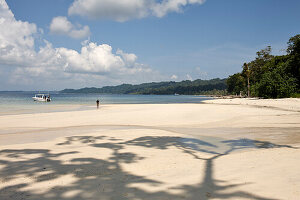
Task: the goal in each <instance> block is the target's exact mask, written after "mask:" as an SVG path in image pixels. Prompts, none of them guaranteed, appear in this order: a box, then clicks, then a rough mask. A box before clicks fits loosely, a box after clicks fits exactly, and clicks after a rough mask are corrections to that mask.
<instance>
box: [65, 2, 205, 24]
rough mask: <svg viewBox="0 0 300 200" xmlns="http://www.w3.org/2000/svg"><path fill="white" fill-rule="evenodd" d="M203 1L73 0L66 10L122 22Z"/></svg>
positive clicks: (163, 12)
mask: <svg viewBox="0 0 300 200" xmlns="http://www.w3.org/2000/svg"><path fill="white" fill-rule="evenodd" d="M204 2H205V0H162V1H161V0H160V1H158V0H118V1H112V0H75V1H74V2H73V4H72V5H71V6H70V7H69V11H68V12H69V15H80V16H86V17H89V18H92V19H112V20H115V21H119V22H123V21H127V20H129V19H134V18H137V19H139V18H143V17H146V16H149V15H153V16H156V17H163V16H165V15H166V14H168V13H169V12H181V11H182V8H183V7H184V6H187V5H189V4H190V5H192V4H203V3H204Z"/></svg>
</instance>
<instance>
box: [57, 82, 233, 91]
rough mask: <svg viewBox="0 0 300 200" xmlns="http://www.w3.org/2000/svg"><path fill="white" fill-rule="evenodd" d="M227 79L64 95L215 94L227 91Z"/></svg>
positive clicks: (99, 89)
mask: <svg viewBox="0 0 300 200" xmlns="http://www.w3.org/2000/svg"><path fill="white" fill-rule="evenodd" d="M226 88H227V86H226V79H219V78H217V79H211V80H201V79H197V80H195V81H189V80H185V81H181V82H174V81H169V82H152V83H143V84H138V85H131V84H122V85H118V86H105V87H102V88H96V87H90V88H87V87H86V88H81V89H77V90H76V89H64V90H62V91H60V92H62V93H102V94H103V93H104V94H157V95H159V94H160V95H163V94H175V93H176V94H186V95H193V94H215V93H222V92H224V90H226Z"/></svg>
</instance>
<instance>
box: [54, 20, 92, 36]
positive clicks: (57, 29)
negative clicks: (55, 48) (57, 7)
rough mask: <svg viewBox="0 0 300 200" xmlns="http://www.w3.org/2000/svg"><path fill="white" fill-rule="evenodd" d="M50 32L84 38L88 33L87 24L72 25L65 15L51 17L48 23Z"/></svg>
mask: <svg viewBox="0 0 300 200" xmlns="http://www.w3.org/2000/svg"><path fill="white" fill-rule="evenodd" d="M50 33H52V34H57V35H67V36H70V37H72V38H75V39H80V38H86V37H88V36H89V35H90V34H91V33H90V28H89V27H88V26H83V27H82V26H81V25H80V24H79V25H77V27H76V26H75V25H73V24H72V23H71V22H70V21H68V19H67V18H66V17H62V16H58V17H54V18H53V19H52V22H51V24H50Z"/></svg>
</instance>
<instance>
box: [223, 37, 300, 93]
mask: <svg viewBox="0 0 300 200" xmlns="http://www.w3.org/2000/svg"><path fill="white" fill-rule="evenodd" d="M271 51H272V49H271V46H268V47H266V48H265V49H262V50H261V51H258V52H257V53H256V55H257V57H256V58H255V60H253V61H251V62H249V63H244V65H243V67H242V72H240V73H236V74H233V75H231V76H229V77H228V79H227V86H228V88H227V91H228V93H229V94H247V95H248V96H254V97H263V98H284V97H299V96H300V95H299V92H300V34H298V35H296V36H294V37H291V38H290V40H289V41H288V47H287V50H286V52H287V55H282V56H274V55H271ZM248 93H249V94H248Z"/></svg>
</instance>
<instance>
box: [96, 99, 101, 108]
mask: <svg viewBox="0 0 300 200" xmlns="http://www.w3.org/2000/svg"><path fill="white" fill-rule="evenodd" d="M99 103H100V101H99V99H97V101H96V104H97V109H98V108H99Z"/></svg>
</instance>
